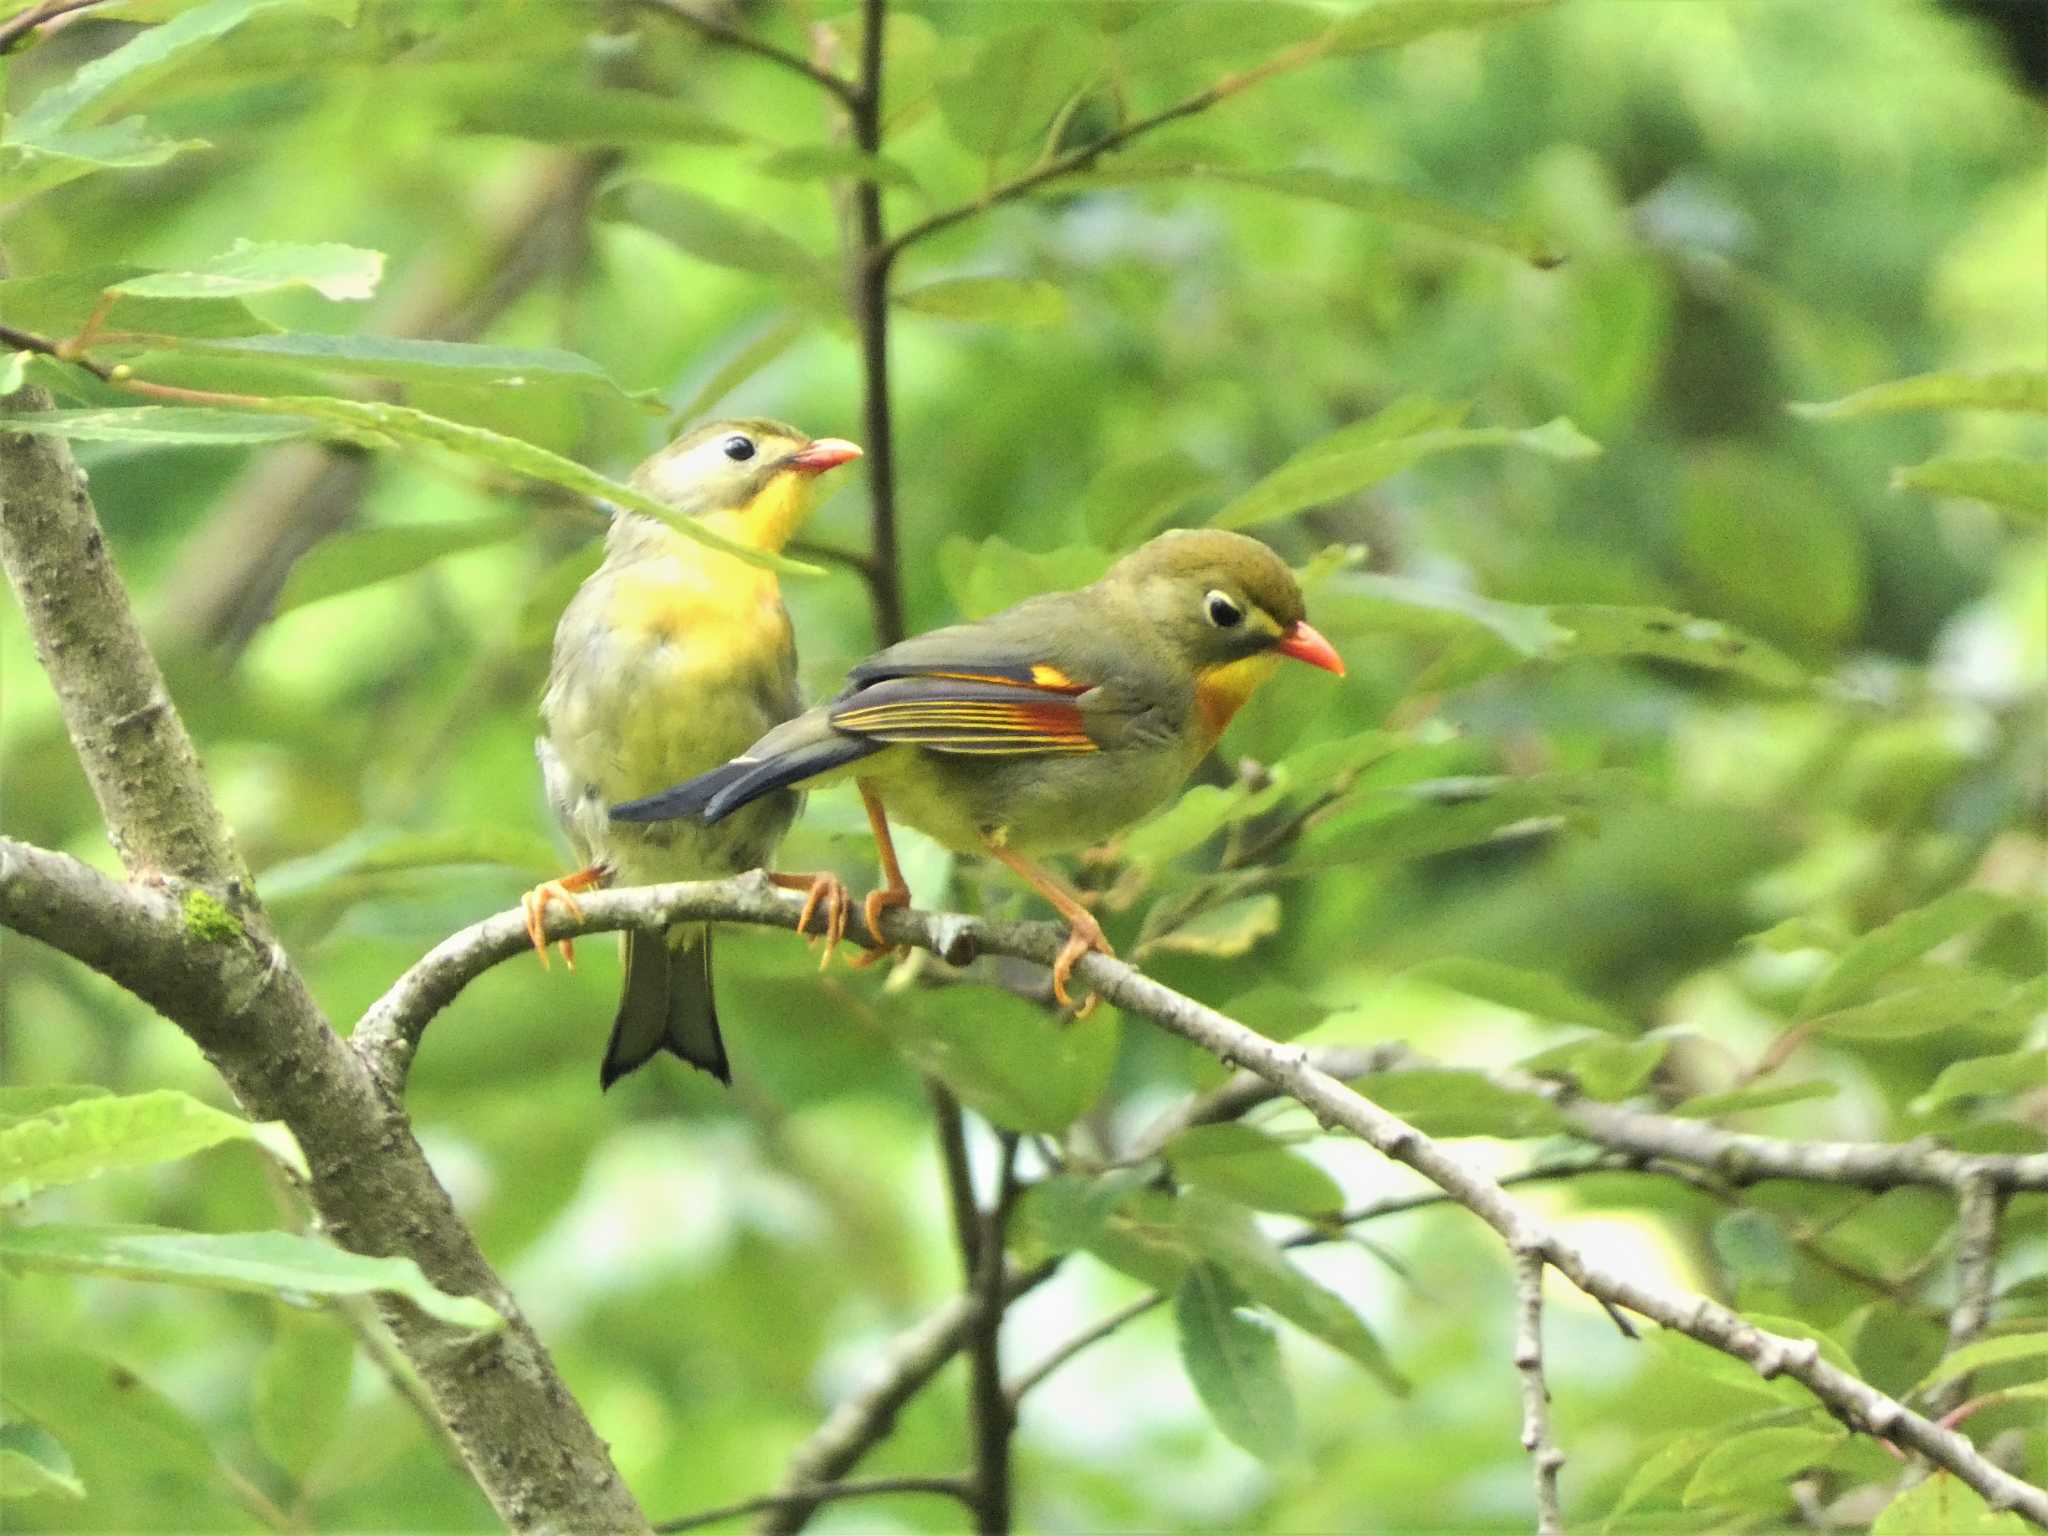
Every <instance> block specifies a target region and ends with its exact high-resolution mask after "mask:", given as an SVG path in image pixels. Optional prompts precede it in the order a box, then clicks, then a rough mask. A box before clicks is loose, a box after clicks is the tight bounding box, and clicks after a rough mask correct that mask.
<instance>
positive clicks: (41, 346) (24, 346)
mask: <svg viewBox="0 0 2048 1536" xmlns="http://www.w3.org/2000/svg"><path fill="white" fill-rule="evenodd" d="M0 342H5V343H6V344H7V345H8V346H9V347H12V348H13V349H14V350H15V351H17V352H38V353H41V354H42V355H43V356H44V357H54V358H55V359H56V360H57V361H58V362H60V363H69V364H70V365H71V366H72V367H74V368H83V369H84V370H85V371H86V372H87V373H89V374H91V375H92V376H93V377H94V378H96V379H98V380H99V381H100V382H101V383H102V384H111V383H112V382H113V381H114V370H113V369H111V368H109V367H108V366H107V365H106V364H104V363H96V362H94V361H93V360H92V359H91V358H89V357H87V356H86V355H85V354H84V353H82V352H78V351H74V350H73V349H72V348H69V347H67V346H65V345H64V343H62V342H60V341H52V340H51V339H50V338H49V337H47V336H38V335H37V334H36V333H35V332H34V331H19V330H16V329H15V328H14V327H13V326H11V325H0Z"/></svg>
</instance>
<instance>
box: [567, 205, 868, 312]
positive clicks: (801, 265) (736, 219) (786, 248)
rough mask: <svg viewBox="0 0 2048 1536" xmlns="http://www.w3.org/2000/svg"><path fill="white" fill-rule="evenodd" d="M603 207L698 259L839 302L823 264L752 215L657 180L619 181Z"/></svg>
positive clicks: (835, 283) (810, 298) (836, 286)
mask: <svg viewBox="0 0 2048 1536" xmlns="http://www.w3.org/2000/svg"><path fill="white" fill-rule="evenodd" d="M598 206H599V212H600V213H601V214H602V216H603V217H606V218H610V219H620V220H624V221H626V222H628V223H632V224H637V225H639V226H640V227H641V228H642V229H645V230H648V231H651V232H652V233H654V234H657V235H659V236H661V237H662V238H663V239H664V240H666V241H668V242H669V243H670V244H671V245H673V246H675V247H676V248H677V249H679V250H682V251H684V252H686V253H688V254H689V255H691V256H694V257H696V258H697V259H698V260H699V261H703V262H708V263H710V264H711V265H712V266H714V267H728V268H731V269H732V270H734V271H738V272H753V273H756V274H758V275H760V276H763V277H771V278H774V279H776V280H777V281H778V282H780V283H782V284H784V285H786V286H787V287H789V288H790V289H791V290H792V291H793V293H794V295H795V296H796V297H798V298H801V299H805V300H808V301H810V302H813V303H816V302H819V301H820V300H822V299H825V298H830V299H832V300H834V301H835V302H836V299H837V295H838V292H839V282H838V279H837V278H836V277H834V276H833V274H831V273H830V272H828V271H827V270H826V268H825V265H824V263H823V262H821V261H820V260H819V259H818V258H817V257H815V256H813V255H812V254H811V253H810V252H809V251H808V250H806V249H804V247H803V246H801V245H799V244H798V243H797V242H796V241H794V240H792V239H790V238H789V236H787V235H785V234H783V233H782V231H780V230H778V229H771V228H770V227H769V226H768V225H766V224H764V223H762V222H761V221H760V220H759V219H756V218H753V217H752V216H750V215H748V214H743V213H738V212H735V211H734V210H732V209H730V208H726V207H723V206H721V205H719V204H717V203H714V202H712V201H710V200H709V199H707V198H702V197H698V196H697V195H696V194H695V193H692V192H685V191H683V190H682V189H681V188H680V187H671V186H665V185H663V184H661V183H659V182H653V181H626V182H620V183H618V184H617V185H615V186H613V187H611V188H609V189H607V190H606V192H605V193H604V195H603V196H602V197H601V198H600V199H599V204H598Z"/></svg>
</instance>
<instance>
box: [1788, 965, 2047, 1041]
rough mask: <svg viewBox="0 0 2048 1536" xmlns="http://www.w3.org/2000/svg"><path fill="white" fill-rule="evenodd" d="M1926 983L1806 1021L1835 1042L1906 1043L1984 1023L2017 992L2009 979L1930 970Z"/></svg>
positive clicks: (1937, 968)
mask: <svg viewBox="0 0 2048 1536" xmlns="http://www.w3.org/2000/svg"><path fill="white" fill-rule="evenodd" d="M1915 974H1916V975H1918V976H1923V977H1924V978H1925V980H1922V981H1920V982H1918V984H1915V985H1907V986H1902V987H1900V988H1898V989H1897V990H1896V991H1892V992H1887V993H1886V994H1885V995H1884V996H1882V997H1877V998H1873V999H1872V1000H1871V1001H1869V1002H1867V1003H1856V1004H1854V1005H1852V1006H1850V1007H1847V1008H1834V1009H1830V1010H1829V1011H1828V1012H1826V1013H1817V1014H1814V1015H1812V1016H1811V1017H1810V1018H1808V1019H1807V1020H1806V1023H1807V1024H1808V1025H1809V1026H1810V1027H1812V1028H1813V1029H1816V1030H1818V1031H1819V1032H1820V1033H1821V1034H1824V1035H1830V1036H1833V1037H1834V1038H1836V1039H1838V1040H1909V1039H1911V1038H1913V1037H1914V1036H1916V1035H1931V1034H1934V1033H1936V1032H1937V1031H1940V1030H1945V1029H1955V1028H1958V1027H1960V1026H1963V1025H1966V1024H1971V1023H1974V1022H1976V1021H1978V1020H1981V1019H1985V1018H1986V1017H1987V1016H1989V1015H1991V1014H1994V1013H1996V1012H1998V1011H1999V1010H2000V1009H2001V1007H2002V1006H2003V1005H2004V1004H2005V1003H2006V1002H2008V1001H2009V1000H2010V999H2011V998H2012V997H2013V995H2014V993H2015V991H2016V990H2017V989H2016V988H2015V987H2014V985H2013V982H2012V979H2011V978H2010V977H2008V976H1999V975H1991V974H1987V973H1985V972H1982V971H1963V970H1955V969H1952V968H1949V967H1943V966H1928V967H1926V968H1924V969H1922V970H1920V971H1918V972H1916V973H1915Z"/></svg>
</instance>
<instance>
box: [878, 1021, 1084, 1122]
mask: <svg viewBox="0 0 2048 1536" xmlns="http://www.w3.org/2000/svg"><path fill="white" fill-rule="evenodd" d="M880 1017H881V1018H882V1020H883V1023H884V1027H885V1028H886V1029H887V1031H888V1034H889V1038H890V1041H891V1043H893V1044H894V1045H895V1047H896V1049H897V1051H898V1052H899V1053H900V1054H901V1055H902V1056H903V1057H904V1058H905V1059H906V1060H908V1061H909V1062H911V1064H912V1065H914V1066H916V1067H917V1068H918V1070H919V1071H921V1072H927V1073H930V1074H931V1075H933V1076H935V1077H938V1078H939V1079H941V1080H942V1081H944V1082H945V1083H946V1084H947V1085H949V1086H950V1087H951V1088H952V1089H953V1091H954V1092H956V1093H958V1094H959V1095H960V1098H961V1101H962V1102H963V1103H965V1104H966V1105H967V1106H968V1107H969V1108H971V1109H973V1110H975V1111H976V1112H977V1113H979V1114H982V1115H985V1116H987V1117H988V1118H989V1119H990V1120H993V1121H994V1122H995V1123H996V1124H998V1125H1000V1126H1003V1127H1004V1128H1006V1129H1008V1130H1013V1131H1024V1132H1034V1131H1037V1132H1046V1133H1052V1132H1057V1131H1063V1130H1065V1129H1066V1128H1067V1127H1068V1126H1069V1125H1071V1124H1073V1122H1074V1121H1076V1120H1078V1119H1079V1118H1080V1117H1081V1116H1082V1115H1083V1114H1085V1113H1086V1112H1087V1111H1088V1109H1089V1108H1090V1107H1091V1106H1092V1105H1093V1104H1094V1103H1095V1101H1096V1100H1097V1099H1099V1098H1100V1097H1101V1096H1102V1092H1103V1090H1104V1089H1105V1088H1106V1087H1108V1086H1109V1074H1110V1069H1111V1068H1112V1067H1113V1066H1114V1065H1115V1063H1116V1053H1117V1037H1118V1033H1119V1031H1118V1028H1117V1019H1116V1015H1115V1013H1114V1012H1113V1011H1112V1010H1110V1009H1106V1008H1105V1009H1102V1010H1100V1011H1099V1012H1098V1013H1096V1015H1095V1016H1094V1017H1092V1018H1089V1019H1084V1020H1077V1021H1063V1020H1062V1019H1060V1018H1059V1017H1058V1016H1057V1015H1055V1014H1052V1013H1050V1012H1048V1011H1047V1010H1045V1009H1043V1008H1040V1007H1038V1006H1036V1005H1035V1004H1033V1003H1030V1002H1027V1001H1025V1000H1024V999H1023V998H1020V997H1014V996H1012V995H1011V994H1009V993H1007V992H992V991H990V990H988V989H986V988H983V987H947V988H944V989H943V990H941V991H937V992H924V993H906V994H903V995H901V996H898V997H895V998H892V999H891V1000H890V1001H889V1002H888V1004H887V1005H886V1008H885V1009H884V1010H882V1011H881V1014H880Z"/></svg>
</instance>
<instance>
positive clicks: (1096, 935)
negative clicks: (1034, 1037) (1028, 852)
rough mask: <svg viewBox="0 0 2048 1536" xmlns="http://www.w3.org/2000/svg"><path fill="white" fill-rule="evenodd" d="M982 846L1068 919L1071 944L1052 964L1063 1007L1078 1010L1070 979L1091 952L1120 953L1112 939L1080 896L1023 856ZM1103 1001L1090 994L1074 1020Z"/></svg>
mask: <svg viewBox="0 0 2048 1536" xmlns="http://www.w3.org/2000/svg"><path fill="white" fill-rule="evenodd" d="M982 845H983V846H984V847H986V848H987V849H988V851H989V853H990V854H991V855H992V856H994V857H995V858H997V859H1000V860H1001V861H1002V862H1003V863H1005V864H1007V865H1009V866H1010V868H1011V869H1013V870H1015V871H1016V872H1017V873H1018V874H1019V875H1020V876H1022V877H1023V880H1024V883H1025V884H1027V885H1029V886H1030V887H1031V889H1033V890H1034V891H1036V892H1038V894H1039V895H1041V896H1043V897H1044V898H1045V899H1046V900H1047V901H1049V902H1051V903H1052V904H1053V908H1054V910H1056V911H1057V912H1058V913H1059V915H1060V916H1061V917H1064V918H1065V919H1066V920H1067V942H1066V943H1065V944H1063V945H1061V946H1060V952H1059V954H1058V956H1057V957H1055V958H1054V960H1053V963H1052V995H1053V996H1054V997H1056V998H1058V999H1059V1002H1060V1006H1061V1007H1063V1008H1074V1000H1073V998H1071V997H1069V996H1068V995H1067V978H1069V977H1070V976H1072V975H1073V974H1074V963H1075V962H1076V961H1077V960H1079V959H1080V958H1081V957H1082V956H1083V955H1085V954H1088V953H1089V952H1091V951H1092V952H1094V953H1095V954H1098V955H1112V956H1113V955H1115V954H1116V951H1115V950H1113V949H1111V948H1110V947H1109V940H1107V939H1105V938H1104V937H1103V936H1102V925H1101V924H1100V923H1098V922H1096V921H1095V915H1094V914H1093V913H1092V912H1090V911H1089V910H1088V909H1087V908H1086V907H1084V906H1082V905H1081V898H1080V897H1078V896H1076V895H1075V894H1074V893H1073V892H1072V891H1070V890H1068V889H1067V888H1066V887H1065V886H1064V885H1061V884H1060V883H1059V881H1057V880H1055V879H1053V877H1052V876H1051V875H1049V874H1047V873H1046V872H1045V871H1044V870H1042V869H1040V868H1039V867H1038V866H1037V865H1036V864H1034V863H1032V862H1031V861H1030V860H1029V859H1027V858H1025V857H1024V855H1023V854H1021V853H1018V852H1016V851H1015V850H1013V849H1010V848H1005V847H1003V846H1002V845H1001V844H1000V843H997V842H995V841H993V840H991V839H989V838H986V837H985V838H983V839H982ZM1100 1001H1101V999H1100V998H1098V997H1097V996H1096V995H1095V994H1094V993H1093V992H1090V993H1089V994H1088V995H1087V997H1085V998H1084V999H1082V1002H1081V1006H1080V1007H1079V1008H1075V1009H1074V1017H1075V1018H1077V1019H1085V1018H1087V1017H1088V1015H1089V1014H1091V1013H1093V1012H1094V1011H1095V1005H1096V1003H1098V1002H1100Z"/></svg>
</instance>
